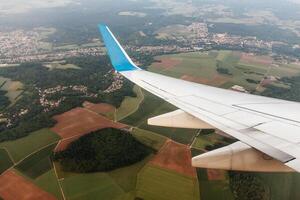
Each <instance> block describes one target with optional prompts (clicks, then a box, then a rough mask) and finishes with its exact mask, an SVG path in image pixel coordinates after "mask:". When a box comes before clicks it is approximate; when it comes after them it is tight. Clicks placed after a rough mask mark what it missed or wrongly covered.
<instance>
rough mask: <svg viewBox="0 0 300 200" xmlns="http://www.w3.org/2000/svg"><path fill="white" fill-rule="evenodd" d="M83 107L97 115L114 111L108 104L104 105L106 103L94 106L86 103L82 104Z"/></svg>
mask: <svg viewBox="0 0 300 200" xmlns="http://www.w3.org/2000/svg"><path fill="white" fill-rule="evenodd" d="M83 107H84V108H86V109H88V110H90V111H93V112H95V113H98V114H105V113H109V112H112V111H114V109H115V107H114V106H112V105H110V104H106V103H98V104H94V103H90V102H88V101H86V102H84V103H83Z"/></svg>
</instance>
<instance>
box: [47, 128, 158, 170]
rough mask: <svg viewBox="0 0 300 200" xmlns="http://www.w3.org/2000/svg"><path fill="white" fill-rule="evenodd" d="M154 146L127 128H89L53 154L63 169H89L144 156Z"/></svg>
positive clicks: (119, 164) (106, 167) (110, 167)
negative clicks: (62, 149)
mask: <svg viewBox="0 0 300 200" xmlns="http://www.w3.org/2000/svg"><path fill="white" fill-rule="evenodd" d="M153 152H154V150H153V149H151V148H150V147H147V146H145V145H144V144H142V143H141V142H139V141H138V140H136V139H135V138H134V137H133V136H132V135H131V134H130V133H129V132H127V131H124V130H119V129H113V128H107V129H102V130H98V131H95V132H92V133H90V134H88V135H85V136H83V137H81V138H79V139H78V140H76V141H74V142H73V143H71V144H70V145H69V146H68V148H67V149H66V150H64V151H61V152H57V153H55V154H54V156H53V158H54V160H56V161H59V162H60V164H61V165H62V168H63V170H64V171H71V172H79V173H88V172H100V171H110V170H114V169H117V168H120V167H125V166H128V165H131V164H134V163H136V162H138V161H141V160H143V159H144V158H145V157H146V156H148V155H150V154H151V153H153Z"/></svg>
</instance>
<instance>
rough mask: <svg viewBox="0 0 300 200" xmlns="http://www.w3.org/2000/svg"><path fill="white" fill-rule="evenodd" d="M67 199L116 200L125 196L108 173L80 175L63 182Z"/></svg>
mask: <svg viewBox="0 0 300 200" xmlns="http://www.w3.org/2000/svg"><path fill="white" fill-rule="evenodd" d="M61 183H62V187H63V190H64V193H65V196H66V198H67V199H72V200H74V199H95V198H96V199H108V200H109V199H115V198H118V197H119V196H120V195H123V194H125V193H124V191H123V190H122V188H121V187H120V186H119V185H118V184H117V183H115V181H114V180H113V179H112V178H111V177H110V176H109V175H108V174H106V173H90V174H78V175H76V176H71V177H68V178H65V179H63V180H62V181H61Z"/></svg>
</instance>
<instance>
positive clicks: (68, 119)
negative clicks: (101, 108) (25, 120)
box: [51, 108, 126, 139]
mask: <svg viewBox="0 0 300 200" xmlns="http://www.w3.org/2000/svg"><path fill="white" fill-rule="evenodd" d="M54 119H55V120H57V121H58V123H57V124H56V125H55V126H54V127H53V128H51V130H52V131H54V132H56V133H57V134H58V135H60V136H61V137H62V138H64V139H65V138H70V137H74V136H78V135H83V134H86V133H90V132H92V131H95V130H98V129H102V128H107V127H114V128H125V127H126V125H124V124H121V123H113V122H112V121H111V120H109V119H107V118H105V117H103V116H101V115H98V114H97V113H95V112H92V111H89V110H87V109H84V108H75V109H72V110H70V111H68V112H65V113H63V114H61V115H57V116H55V117H54Z"/></svg>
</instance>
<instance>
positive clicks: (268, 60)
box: [241, 53, 272, 65]
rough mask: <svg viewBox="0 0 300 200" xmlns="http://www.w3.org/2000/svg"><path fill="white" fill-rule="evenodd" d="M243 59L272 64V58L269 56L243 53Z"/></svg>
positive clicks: (246, 61) (249, 61)
mask: <svg viewBox="0 0 300 200" xmlns="http://www.w3.org/2000/svg"><path fill="white" fill-rule="evenodd" d="M241 61H242V62H245V63H254V64H255V63H257V64H262V65H270V64H272V58H270V57H268V56H255V55H252V54H248V53H243V54H242V56H241Z"/></svg>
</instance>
